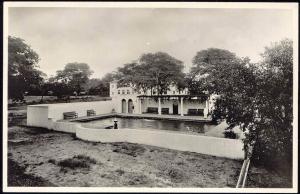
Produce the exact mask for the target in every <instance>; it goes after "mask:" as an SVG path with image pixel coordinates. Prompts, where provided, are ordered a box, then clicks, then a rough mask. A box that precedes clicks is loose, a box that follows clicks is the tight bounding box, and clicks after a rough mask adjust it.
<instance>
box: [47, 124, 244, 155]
mask: <svg viewBox="0 0 300 194" xmlns="http://www.w3.org/2000/svg"><path fill="white" fill-rule="evenodd" d="M48 129H52V130H55V131H62V132H67V133H74V134H76V137H78V138H79V139H82V140H86V141H92V142H130V143H138V144H146V145H152V146H158V147H163V148H168V149H175V150H180V151H189V152H197V153H201V154H207V155H213V156H218V157H226V158H231V159H239V160H242V159H244V151H243V143H242V141H241V140H238V139H226V138H218V137H209V136H201V135H192V134H186V133H178V132H171V131H163V130H146V129H143V130H142V129H94V128H87V127H83V126H82V125H81V124H80V123H72V122H53V121H51V122H49V125H48Z"/></svg>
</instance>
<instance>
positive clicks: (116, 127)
mask: <svg viewBox="0 0 300 194" xmlns="http://www.w3.org/2000/svg"><path fill="white" fill-rule="evenodd" d="M114 129H118V120H117V119H116V118H115V120H114Z"/></svg>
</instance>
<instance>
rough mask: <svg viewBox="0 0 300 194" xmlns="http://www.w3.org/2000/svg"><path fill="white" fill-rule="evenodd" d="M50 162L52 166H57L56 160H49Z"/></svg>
mask: <svg viewBox="0 0 300 194" xmlns="http://www.w3.org/2000/svg"><path fill="white" fill-rule="evenodd" d="M48 162H49V163H51V164H56V160H54V159H49V160H48Z"/></svg>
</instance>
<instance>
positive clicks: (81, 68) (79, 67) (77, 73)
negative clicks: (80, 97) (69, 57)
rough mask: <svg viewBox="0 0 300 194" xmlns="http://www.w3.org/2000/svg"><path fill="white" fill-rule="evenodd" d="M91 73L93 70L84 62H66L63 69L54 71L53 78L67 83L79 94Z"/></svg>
mask: <svg viewBox="0 0 300 194" xmlns="http://www.w3.org/2000/svg"><path fill="white" fill-rule="evenodd" d="M92 73H93V71H92V70H90V67H89V66H88V64H86V63H77V62H74V63H68V64H66V65H65V68H64V69H63V70H60V71H57V72H56V76H55V80H56V81H57V82H62V83H65V84H67V85H68V86H69V87H70V88H71V89H72V90H73V91H76V92H77V94H79V93H80V92H81V91H82V90H83V89H84V85H85V84H86V83H87V82H88V80H89V77H90V75H92Z"/></svg>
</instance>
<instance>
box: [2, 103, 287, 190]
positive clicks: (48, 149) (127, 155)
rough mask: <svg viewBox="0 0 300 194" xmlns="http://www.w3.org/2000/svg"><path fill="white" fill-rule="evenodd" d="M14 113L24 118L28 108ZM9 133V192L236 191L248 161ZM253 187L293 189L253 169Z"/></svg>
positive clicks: (16, 124)
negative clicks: (26, 189) (72, 188)
mask: <svg viewBox="0 0 300 194" xmlns="http://www.w3.org/2000/svg"><path fill="white" fill-rule="evenodd" d="M13 112H15V113H16V115H18V112H19V113H20V114H24V107H23V108H22V107H20V108H19V109H18V108H15V109H14V110H13ZM25 123H26V121H25V119H24V118H18V119H14V120H12V122H11V124H10V126H9V128H8V186H83V187H88V186H95V187H96V186H97V187H121V186H126V187H205V188H221V187H235V185H236V182H237V179H238V175H239V172H240V169H241V166H242V161H236V160H230V159H226V158H219V157H214V156H208V155H203V154H198V153H191V152H182V151H176V150H170V149H165V148H159V147H154V146H148V145H140V144H131V143H92V142H86V141H82V140H79V139H77V138H76V137H74V135H72V134H67V133H60V132H54V131H49V130H46V129H42V128H32V127H25V126H22V124H25ZM246 186H247V187H256V188H257V187H291V184H290V181H289V180H287V179H286V178H284V177H280V176H279V175H278V174H276V173H275V172H269V171H267V170H265V169H264V168H263V167H259V168H257V167H251V168H250V170H249V175H248V180H247V185H246Z"/></svg>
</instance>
